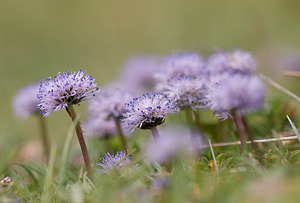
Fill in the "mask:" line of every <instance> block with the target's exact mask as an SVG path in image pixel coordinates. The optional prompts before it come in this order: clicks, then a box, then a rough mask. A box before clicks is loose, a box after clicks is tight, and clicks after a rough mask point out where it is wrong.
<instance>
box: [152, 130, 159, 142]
mask: <svg viewBox="0 0 300 203" xmlns="http://www.w3.org/2000/svg"><path fill="white" fill-rule="evenodd" d="M151 133H152V136H153V139H154V141H155V142H158V139H159V132H158V130H157V127H154V128H151Z"/></svg>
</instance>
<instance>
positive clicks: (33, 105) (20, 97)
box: [13, 84, 40, 119]
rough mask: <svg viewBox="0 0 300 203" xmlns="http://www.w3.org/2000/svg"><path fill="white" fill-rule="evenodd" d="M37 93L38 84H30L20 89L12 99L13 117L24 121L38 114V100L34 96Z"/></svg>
mask: <svg viewBox="0 0 300 203" xmlns="http://www.w3.org/2000/svg"><path fill="white" fill-rule="evenodd" d="M38 92H39V84H30V85H27V86H25V87H23V88H21V89H20V90H19V91H18V92H17V94H16V95H15V97H14V99H13V109H14V115H15V117H18V118H21V119H26V118H28V117H29V116H31V115H33V114H39V113H40V110H39V108H38V106H37V105H38V103H39V100H38V99H37V97H36V95H37V93H38Z"/></svg>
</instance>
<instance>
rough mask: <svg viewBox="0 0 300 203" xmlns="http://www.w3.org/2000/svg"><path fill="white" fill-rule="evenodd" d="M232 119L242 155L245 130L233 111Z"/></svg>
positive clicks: (239, 118)
mask: <svg viewBox="0 0 300 203" xmlns="http://www.w3.org/2000/svg"><path fill="white" fill-rule="evenodd" d="M232 118H233V121H234V124H235V126H236V129H237V131H238V134H239V137H240V141H241V150H242V153H244V152H245V128H244V125H243V121H242V119H241V117H240V116H239V115H238V114H237V113H236V112H235V111H233V112H232Z"/></svg>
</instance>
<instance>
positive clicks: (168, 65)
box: [154, 52, 206, 82]
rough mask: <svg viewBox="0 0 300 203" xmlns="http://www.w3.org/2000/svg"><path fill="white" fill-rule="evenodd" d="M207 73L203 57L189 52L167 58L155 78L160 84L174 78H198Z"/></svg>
mask: <svg viewBox="0 0 300 203" xmlns="http://www.w3.org/2000/svg"><path fill="white" fill-rule="evenodd" d="M205 73H206V69H205V65H204V61H203V59H202V57H201V56H199V55H198V54H196V53H193V52H189V53H183V54H175V55H170V56H167V57H165V59H164V60H163V62H162V64H161V66H160V69H159V70H158V71H157V72H156V73H155V74H154V77H155V78H156V80H157V81H158V82H160V81H165V80H168V79H170V78H173V77H178V76H189V75H193V76H196V75H202V74H205Z"/></svg>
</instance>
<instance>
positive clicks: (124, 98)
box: [88, 87, 132, 120]
mask: <svg viewBox="0 0 300 203" xmlns="http://www.w3.org/2000/svg"><path fill="white" fill-rule="evenodd" d="M131 98H132V94H131V93H130V92H129V91H127V90H123V89H121V88H116V87H110V88H106V90H104V92H103V93H102V94H99V95H98V96H96V97H94V98H93V99H91V100H90V101H89V105H88V109H89V113H90V115H91V116H101V117H103V118H104V119H106V120H110V119H114V120H117V119H121V118H122V115H123V113H124V112H125V103H126V102H128V101H129V100H130V99H131Z"/></svg>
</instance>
